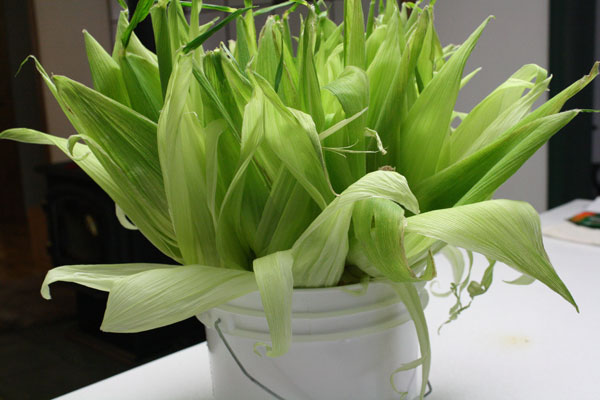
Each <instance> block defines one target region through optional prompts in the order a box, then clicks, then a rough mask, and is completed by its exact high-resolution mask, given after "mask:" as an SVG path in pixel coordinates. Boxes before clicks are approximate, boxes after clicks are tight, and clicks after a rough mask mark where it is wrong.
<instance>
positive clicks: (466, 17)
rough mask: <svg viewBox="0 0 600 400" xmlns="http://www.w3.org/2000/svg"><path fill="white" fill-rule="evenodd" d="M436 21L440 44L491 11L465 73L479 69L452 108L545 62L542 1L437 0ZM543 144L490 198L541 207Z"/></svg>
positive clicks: (461, 36) (460, 36)
mask: <svg viewBox="0 0 600 400" xmlns="http://www.w3.org/2000/svg"><path fill="white" fill-rule="evenodd" d="M435 13H436V16H435V18H436V26H437V29H438V33H439V35H440V38H441V41H442V45H446V44H449V43H462V42H463V41H464V40H465V39H466V38H467V37H468V35H469V34H470V33H471V32H472V31H473V30H475V28H476V27H477V26H478V25H479V24H480V23H481V22H482V21H483V20H484V19H485V18H486V17H487V16H488V15H494V16H495V17H496V19H495V20H492V21H491V22H490V23H489V24H488V27H487V28H486V30H485V31H484V33H483V35H482V37H481V39H480V41H479V44H478V45H477V47H476V48H475V51H474V52H473V54H472V56H471V59H470V61H469V63H468V64H467V68H466V72H470V71H472V70H474V69H475V68H477V67H479V66H482V67H483V70H482V71H481V72H479V74H478V75H477V76H476V77H475V78H474V79H473V80H472V81H471V82H470V83H469V84H468V85H467V86H466V87H465V88H464V90H463V92H462V93H461V96H460V97H459V99H458V104H457V109H458V111H469V110H470V109H471V108H472V107H473V106H474V105H476V104H477V103H478V102H479V101H480V100H482V99H483V98H484V97H485V96H486V95H487V94H489V93H490V92H491V91H492V90H493V89H494V88H495V87H497V86H498V85H499V84H501V83H502V82H503V81H505V80H506V78H508V77H509V76H510V75H511V74H512V73H513V72H515V71H516V70H517V69H518V68H519V67H521V66H522V65H524V64H528V63H535V64H538V65H540V66H542V67H544V68H547V67H548V47H549V44H548V41H549V2H548V1H547V0H527V1H520V0H502V1H498V0H439V1H438V2H437V4H436V6H435ZM547 154H548V153H547V148H546V147H543V148H541V149H540V150H539V151H538V152H537V153H536V154H535V155H534V156H533V157H532V158H531V159H530V160H529V161H528V162H527V163H526V164H525V165H524V166H523V167H522V168H521V170H520V171H519V172H517V174H515V175H514V176H513V177H512V178H511V179H510V180H509V181H507V182H506V183H505V184H504V185H503V186H502V187H501V188H500V189H499V190H498V191H497V192H496V196H495V197H496V198H510V199H516V200H525V201H528V202H529V203H531V204H532V205H533V206H534V207H535V208H536V209H537V210H538V211H543V210H545V209H546V208H547V193H548V188H547V175H548V174H547V165H548V162H547Z"/></svg>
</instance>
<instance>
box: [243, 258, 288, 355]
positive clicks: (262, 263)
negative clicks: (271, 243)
mask: <svg viewBox="0 0 600 400" xmlns="http://www.w3.org/2000/svg"><path fill="white" fill-rule="evenodd" d="M293 262H294V260H293V257H292V255H291V253H290V252H289V251H280V252H277V253H273V254H269V255H268V256H265V257H261V258H257V259H256V260H254V264H253V267H254V274H255V276H256V283H257V285H258V290H259V291H260V298H261V301H262V305H263V308H264V310H265V316H266V317H267V323H268V324H269V332H270V334H271V340H272V347H269V348H268V349H267V355H268V356H269V357H278V356H281V355H283V354H285V353H287V351H288V349H289V347H290V344H291V343H292V290H293V288H294V279H293V276H292V265H293Z"/></svg>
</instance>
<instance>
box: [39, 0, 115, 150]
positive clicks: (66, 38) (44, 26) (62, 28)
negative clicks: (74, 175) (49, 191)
mask: <svg viewBox="0 0 600 400" xmlns="http://www.w3.org/2000/svg"><path fill="white" fill-rule="evenodd" d="M33 3H34V12H35V19H36V23H37V34H38V45H39V54H38V57H39V58H40V61H41V62H42V64H43V65H44V67H45V69H46V71H47V72H48V73H52V74H55V75H66V76H68V77H69V78H71V79H74V80H76V81H79V82H82V83H84V84H85V85H88V86H91V77H90V72H89V69H88V65H87V57H86V54H85V46H84V42H83V35H82V33H81V32H82V30H83V29H84V28H85V29H86V30H87V31H88V32H89V33H90V34H92V36H94V37H95V38H96V40H98V41H99V42H100V43H101V44H102V45H103V46H104V47H105V48H106V49H108V48H109V46H110V43H111V38H110V29H111V27H110V9H109V3H108V1H105V0H34V2H33ZM44 105H45V109H46V121H47V129H48V132H49V133H52V134H54V135H58V136H63V137H67V136H69V135H72V134H74V133H75V131H74V129H73V128H72V127H71V125H70V123H69V121H68V120H67V118H66V117H65V116H64V115H63V113H62V111H61V110H60V107H59V106H58V104H57V103H56V101H55V100H54V98H53V97H52V94H51V93H50V91H48V90H47V89H45V90H44ZM66 159H67V157H66V156H65V155H64V154H63V153H62V152H61V151H59V150H57V149H56V148H52V150H51V160H52V162H59V161H63V160H66Z"/></svg>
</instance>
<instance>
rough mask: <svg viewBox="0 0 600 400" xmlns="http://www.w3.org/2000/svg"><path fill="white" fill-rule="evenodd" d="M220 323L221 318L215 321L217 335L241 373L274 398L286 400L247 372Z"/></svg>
mask: <svg viewBox="0 0 600 400" xmlns="http://www.w3.org/2000/svg"><path fill="white" fill-rule="evenodd" d="M220 323H221V318H219V319H217V320H216V321H215V330H216V331H217V334H218V335H219V337H220V338H221V340H222V341H223V343H224V344H225V347H226V348H227V351H228V352H229V354H231V357H232V358H233V361H235V363H236V364H237V366H238V367H239V368H240V371H242V373H243V374H244V375H245V376H246V378H248V379H250V381H252V382H253V383H255V384H256V385H257V386H258V387H260V388H261V389H262V390H264V391H265V392H267V393H269V394H270V395H271V396H273V397H274V398H276V399H277V400H285V399H284V398H283V397H281V396H279V395H278V394H277V393H275V392H274V391H272V390H271V389H269V388H268V387H266V386H265V385H263V384H262V383H260V382H259V381H258V380H256V378H254V377H253V376H252V375H250V374H249V373H248V371H246V368H244V366H243V365H242V363H241V362H240V360H239V359H238V358H237V356H236V355H235V353H234V352H233V349H232V348H231V346H230V345H229V343H227V340H226V339H225V335H223V332H222V331H221V328H220V327H219V324H220Z"/></svg>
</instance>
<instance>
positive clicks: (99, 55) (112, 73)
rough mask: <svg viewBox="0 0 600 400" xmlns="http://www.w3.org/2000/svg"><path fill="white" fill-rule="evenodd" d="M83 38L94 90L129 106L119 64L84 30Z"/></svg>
mask: <svg viewBox="0 0 600 400" xmlns="http://www.w3.org/2000/svg"><path fill="white" fill-rule="evenodd" d="M83 37H84V38H85V50H86V53H87V57H88V62H89V65H90V72H91V75H92V81H93V82H94V88H95V89H96V90H97V91H98V92H100V93H102V94H103V95H105V96H106V97H110V98H111V99H113V100H115V101H118V102H119V103H121V104H123V105H125V106H130V104H129V96H128V95H127V89H126V87H125V82H124V81H123V76H122V75H121V68H120V67H119V64H117V63H116V62H115V60H113V58H112V57H111V56H110V54H108V53H107V52H106V51H105V50H104V49H103V48H102V46H101V45H100V43H98V42H97V41H96V39H94V38H93V37H92V35H90V34H89V33H88V32H87V31H85V30H84V31H83Z"/></svg>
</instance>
